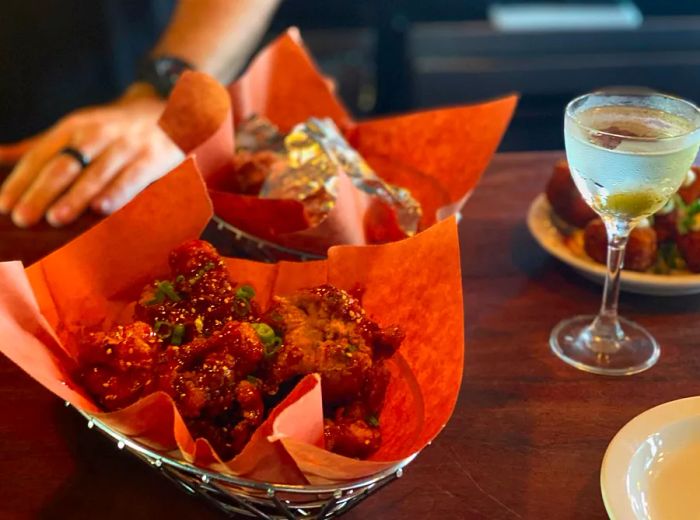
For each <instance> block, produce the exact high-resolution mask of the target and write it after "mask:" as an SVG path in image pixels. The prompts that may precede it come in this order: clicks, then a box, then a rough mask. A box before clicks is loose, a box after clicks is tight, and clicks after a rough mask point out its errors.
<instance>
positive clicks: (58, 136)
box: [0, 128, 68, 214]
mask: <svg viewBox="0 0 700 520" xmlns="http://www.w3.org/2000/svg"><path fill="white" fill-rule="evenodd" d="M67 141H68V134H67V133H66V132H65V131H62V130H61V129H60V128H57V129H56V131H52V132H49V133H48V134H47V135H46V136H45V137H44V138H43V139H41V140H40V141H39V143H38V144H37V145H36V146H35V147H34V148H32V149H31V150H30V151H29V152H27V153H26V154H25V155H24V157H22V159H21V160H20V161H19V163H18V164H17V166H15V168H14V170H12V173H11V174H10V176H9V177H8V178H7V179H6V180H5V182H4V183H3V185H2V187H1V188H0V213H3V214H5V213H9V212H10V211H11V210H12V209H13V208H14V207H15V205H16V204H17V202H18V201H19V199H20V198H21V197H22V194H23V193H24V192H25V191H26V190H27V189H28V188H29V186H30V185H31V184H32V181H34V179H35V178H36V176H37V175H38V173H39V171H40V170H41V168H42V167H43V166H44V165H45V164H46V163H47V162H48V161H49V160H50V159H51V158H53V157H54V156H55V155H56V154H57V153H58V152H59V151H60V150H61V148H63V147H64V146H65V145H66V143H67Z"/></svg>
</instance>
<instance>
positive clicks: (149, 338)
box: [78, 321, 162, 410]
mask: <svg viewBox="0 0 700 520" xmlns="http://www.w3.org/2000/svg"><path fill="white" fill-rule="evenodd" d="M161 350H162V342H161V340H160V338H158V336H157V335H156V334H155V333H154V332H153V329H152V328H151V327H150V326H149V325H148V324H146V323H143V322H138V321H137V322H134V323H132V324H129V325H123V326H122V325H120V326H118V327H116V328H115V329H114V330H112V331H111V332H108V333H103V332H99V333H94V334H90V335H88V336H87V338H85V340H84V341H83V342H82V343H81V344H80V349H79V353H78V356H79V364H80V366H81V367H84V369H83V371H82V374H81V377H82V379H83V381H84V383H85V386H86V387H87V389H88V391H89V392H90V393H91V394H92V395H93V396H94V397H95V399H96V400H97V401H98V402H99V403H100V404H101V405H102V406H103V407H104V408H105V409H107V410H117V409H119V408H123V407H125V406H128V405H130V404H132V403H134V402H136V401H137V400H138V399H139V398H140V397H141V396H142V395H144V394H145V393H148V392H151V391H153V387H154V378H153V367H154V365H155V362H156V358H157V356H158V354H159V353H160V351H161Z"/></svg>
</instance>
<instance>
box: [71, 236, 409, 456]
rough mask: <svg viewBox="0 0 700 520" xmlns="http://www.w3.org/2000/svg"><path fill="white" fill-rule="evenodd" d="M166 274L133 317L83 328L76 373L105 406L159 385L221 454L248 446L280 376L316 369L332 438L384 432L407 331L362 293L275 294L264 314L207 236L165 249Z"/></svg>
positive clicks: (286, 379) (365, 448)
mask: <svg viewBox="0 0 700 520" xmlns="http://www.w3.org/2000/svg"><path fill="white" fill-rule="evenodd" d="M169 264H170V270H171V276H170V278H168V279H164V280H157V281H155V282H153V283H151V284H149V285H148V286H147V287H146V288H145V289H144V290H143V292H142V294H141V296H140V298H139V301H138V302H137V304H136V307H135V310H134V319H135V321H134V322H133V323H131V324H129V325H120V326H117V327H115V328H113V329H112V330H111V331H109V332H100V333H95V334H91V335H89V336H88V337H87V338H86V340H85V341H83V342H82V343H81V347H80V359H79V361H80V363H79V365H80V367H81V369H80V374H79V375H80V378H81V380H82V381H83V383H84V385H85V388H86V389H87V391H88V392H89V393H90V395H92V396H93V397H94V398H95V400H96V401H97V402H98V403H99V404H100V405H101V406H102V407H103V408H104V409H106V410H108V411H113V410H119V409H121V408H124V407H126V406H128V405H130V404H132V403H134V402H136V401H137V400H139V399H140V398H142V397H145V396H146V395H148V394H150V393H152V392H155V391H162V392H165V393H166V394H168V395H169V396H170V397H171V398H172V399H173V401H174V403H175V405H176V406H177V409H178V411H179V412H180V415H181V416H182V418H183V419H184V421H185V423H186V425H187V427H188V428H189V430H190V432H191V433H192V435H193V436H195V437H203V438H205V439H207V440H208V441H209V442H210V443H211V444H212V446H213V447H214V449H215V450H216V452H217V453H218V454H219V455H220V456H221V457H222V458H224V459H227V458H230V457H233V456H234V455H236V454H237V453H239V452H240V451H241V449H243V447H244V446H245V444H246V443H247V442H248V440H249V439H250V436H251V435H252V433H253V432H254V431H255V429H256V428H257V427H258V426H259V425H260V424H261V423H262V421H263V420H264V418H265V412H266V410H265V399H266V398H269V399H272V398H273V397H274V396H275V395H276V394H278V393H280V392H279V389H280V386H281V385H285V384H291V383H293V382H294V381H295V379H296V378H299V377H301V376H304V375H306V374H310V373H319V374H320V375H321V380H322V391H323V400H324V415H325V417H326V422H325V438H326V443H327V447H328V448H329V449H331V450H333V451H335V452H337V453H341V454H343V455H348V456H351V457H366V456H368V455H370V454H371V453H372V452H374V451H376V449H377V448H378V447H379V444H380V442H381V435H380V431H379V428H378V426H379V414H380V412H381V409H382V406H383V403H384V396H385V393H386V388H387V386H388V382H389V371H388V369H387V366H386V364H385V361H386V359H387V358H388V357H389V356H391V355H392V354H393V353H394V352H395V351H396V349H397V348H398V347H399V345H400V343H401V341H402V340H403V333H402V332H401V331H400V329H398V327H388V328H382V327H380V326H379V325H378V324H377V323H375V322H374V321H372V320H371V319H370V318H369V317H368V316H367V315H366V313H365V311H364V309H363V308H362V306H361V305H360V301H359V299H358V298H356V297H354V296H351V295H350V294H349V293H347V292H345V291H342V290H340V289H336V288H335V287H332V286H330V285H324V286H320V287H316V288H313V289H307V290H302V291H298V292H297V293H295V294H293V295H291V296H289V297H287V298H281V297H275V298H274V299H273V304H272V306H271V307H270V309H269V310H268V311H267V312H266V313H265V314H261V313H260V311H259V308H258V306H257V304H256V303H255V302H254V301H253V298H254V296H255V291H254V290H253V289H252V287H250V286H246V285H241V286H237V285H236V284H235V283H234V282H233V281H232V280H231V279H230V276H229V273H228V270H227V269H226V265H225V263H224V261H223V259H222V258H221V257H220V256H219V255H218V253H217V252H216V250H215V249H214V248H213V247H212V246H211V245H210V244H208V243H206V242H202V241H199V240H193V241H190V242H187V243H185V244H183V245H181V246H180V247H178V248H176V249H175V250H173V251H172V253H171V254H170V258H169Z"/></svg>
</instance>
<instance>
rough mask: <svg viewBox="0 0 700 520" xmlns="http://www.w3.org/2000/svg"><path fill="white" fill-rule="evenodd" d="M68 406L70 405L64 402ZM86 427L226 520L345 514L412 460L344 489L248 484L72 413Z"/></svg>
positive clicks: (317, 519)
mask: <svg viewBox="0 0 700 520" xmlns="http://www.w3.org/2000/svg"><path fill="white" fill-rule="evenodd" d="M66 406H70V403H66ZM76 410H77V411H78V412H79V413H80V414H82V415H83V417H85V419H86V420H87V426H88V428H90V429H96V430H98V431H99V432H100V433H102V434H103V435H105V436H106V437H107V438H108V439H110V440H112V441H113V442H115V443H116V445H117V448H118V449H119V450H124V451H127V452H129V453H130V454H132V455H134V456H135V457H137V458H138V459H140V460H141V461H143V462H144V463H146V464H147V465H148V466H150V467H151V468H152V469H154V470H155V471H157V472H159V473H160V474H161V475H162V476H164V477H165V478H167V479H168V480H170V481H171V482H172V483H174V484H175V485H176V486H177V487H179V488H180V489H181V490H183V491H185V492H186V493H188V494H190V495H194V496H199V497H200V498H202V499H203V500H204V501H206V502H207V503H209V504H210V505H211V506H213V507H214V508H216V509H218V510H220V511H221V512H223V513H224V514H225V515H226V516H228V517H229V518H256V519H261V520H298V519H304V520H322V519H328V518H336V517H338V516H339V515H341V514H343V513H346V512H347V511H349V510H350V509H352V508H353V507H355V506H356V505H358V504H359V503H360V502H361V501H362V500H364V499H365V498H367V497H368V496H370V495H372V494H374V493H376V492H377V491H379V490H380V489H381V488H383V487H384V486H386V485H387V484H389V483H390V482H392V481H393V480H395V479H398V478H401V477H402V476H403V472H404V467H405V466H406V465H407V464H409V463H410V462H411V461H412V460H413V459H414V458H415V457H416V456H417V453H416V454H413V455H411V456H410V457H407V458H405V459H403V460H402V461H400V462H398V463H397V464H395V465H393V466H392V467H390V468H388V469H386V470H384V471H382V472H380V473H376V474H375V475H372V476H370V477H366V478H363V479H358V480H355V481H351V482H347V483H344V484H342V485H329V486H310V485H283V484H271V483H266V482H259V481H255V480H249V479H246V478H243V477H236V476H233V475H228V474H223V473H218V472H215V471H211V470H207V469H204V468H200V467H197V466H195V465H193V464H190V463H188V462H185V461H183V460H180V459H177V458H173V457H170V456H169V454H166V453H160V452H157V451H154V450H152V449H150V448H148V447H146V446H144V445H143V444H141V443H139V442H138V441H136V440H135V439H132V438H130V437H127V436H125V435H122V434H121V433H119V432H117V431H115V430H113V429H112V428H110V427H109V426H107V425H106V424H104V423H103V422H102V421H100V420H99V419H97V418H95V417H93V416H92V415H90V414H89V413H87V412H84V411H83V410H80V409H79V408H76Z"/></svg>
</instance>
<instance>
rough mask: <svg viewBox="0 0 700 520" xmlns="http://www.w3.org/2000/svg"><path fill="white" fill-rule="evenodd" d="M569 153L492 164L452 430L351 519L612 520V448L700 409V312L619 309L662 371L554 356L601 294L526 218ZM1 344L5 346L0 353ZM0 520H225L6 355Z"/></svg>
mask: <svg viewBox="0 0 700 520" xmlns="http://www.w3.org/2000/svg"><path fill="white" fill-rule="evenodd" d="M561 156H562V153H556V152H546V153H544V152H543V153H518V154H500V155H497V156H496V157H495V158H494V160H493V162H492V164H491V166H490V167H489V170H488V172H487V173H486V174H485V176H484V178H483V180H482V182H481V183H480V185H479V186H478V187H477V189H476V191H475V192H474V194H473V196H472V197H471V199H470V200H469V201H468V202H467V204H466V206H465V208H464V210H463V219H462V222H461V223H460V241H461V252H462V271H463V272H462V282H463V291H464V316H465V325H466V364H465V372H464V380H463V383H462V388H461V392H460V398H459V401H458V403H457V407H456V409H455V412H454V415H453V417H452V419H451V420H450V422H449V423H448V424H447V426H446V427H445V429H444V431H443V432H442V433H441V435H440V436H439V437H438V438H437V439H436V440H435V441H434V442H433V444H432V445H430V446H428V447H427V448H426V449H425V450H424V451H423V453H421V454H420V455H419V456H418V458H417V459H416V460H415V461H414V462H413V463H412V464H410V465H409V466H408V467H407V468H406V470H405V474H404V476H403V478H401V479H399V480H397V481H395V482H394V483H392V484H391V485H389V486H388V487H386V488H385V489H383V490H382V491H380V492H379V493H377V494H375V495H373V496H372V497H370V498H369V499H367V500H366V501H365V502H364V503H362V504H361V505H359V506H358V507H357V508H356V509H354V510H353V511H351V512H350V513H348V514H347V515H346V516H345V517H344V518H348V519H358V520H359V519H366V518H372V519H375V518H376V519H382V520H392V519H407V518H411V519H436V520H437V519H439V520H443V519H489V520H497V519H520V518H523V519H525V518H528V519H529V518H532V519H559V520H562V519H586V520H590V519H599V518H600V519H602V518H607V516H606V514H605V510H604V507H603V502H602V499H601V494H600V484H599V471H600V465H601V461H602V458H603V454H604V452H605V449H606V447H607V445H608V443H609V442H610V440H611V439H612V437H613V436H614V435H615V433H616V432H617V431H618V430H619V429H620V428H621V427H622V426H623V425H624V424H625V423H626V422H627V421H629V420H630V419H632V418H633V417H634V416H636V415H637V414H639V413H641V412H643V411H644V410H646V409H648V408H651V407H653V406H655V405H658V404H660V403H663V402H665V401H670V400H673V399H678V398H681V397H687V396H691V395H697V394H700V341H698V327H699V324H700V297H693V296H682V297H665V298H662V297H651V296H639V295H630V294H623V296H622V299H621V302H620V312H621V314H622V315H623V316H626V317H629V318H632V319H634V320H636V321H638V322H639V323H641V324H643V325H644V326H645V327H647V328H648V329H649V330H650V331H651V332H652V333H653V334H654V335H655V336H656V338H657V339H658V341H659V343H660V345H661V349H662V353H661V359H660V361H659V362H658V364H657V365H656V366H655V367H653V368H652V369H650V370H648V371H647V372H644V373H641V374H637V375H634V376H631V377H623V378H611V377H603V376H596V375H592V374H587V373H584V372H580V371H578V370H575V369H573V368H571V367H569V366H568V365H565V364H564V363H563V362H561V361H560V360H559V359H557V358H556V357H555V356H554V355H553V354H552V353H551V352H550V350H549V347H548V344H547V341H548V337H549V332H550V330H551V328H552V327H553V326H554V325H555V324H556V323H557V322H559V320H561V319H562V318H565V317H570V316H573V315H575V314H582V313H594V312H595V311H596V310H597V307H598V305H599V302H600V297H601V287H600V286H598V285H595V284H593V283H591V282H588V281H586V280H584V279H582V278H580V277H579V276H578V275H577V274H576V273H575V272H574V271H572V270H571V269H569V268H568V267H567V266H565V265H563V264H561V263H559V262H558V261H557V260H555V259H554V258H552V257H550V256H548V255H547V254H546V253H545V252H544V251H543V250H541V249H540V248H539V246H538V245H537V244H536V243H535V242H534V240H533V239H532V238H531V236H530V235H529V232H528V230H527V228H526V225H525V215H526V212H527V209H528V206H529V204H530V202H531V201H532V200H533V199H534V198H535V196H536V195H537V194H538V193H540V192H541V191H542V190H543V187H544V185H545V183H546V180H547V178H548V176H549V174H550V172H551V168H552V165H553V164H554V162H555V161H556V160H557V159H558V158H560V157H561ZM96 221H97V217H94V216H85V217H84V218H82V219H81V220H80V222H78V223H77V224H76V225H74V226H70V227H68V228H64V229H53V228H51V227H49V226H48V225H41V226H39V227H37V228H36V229H32V230H19V229H17V228H15V227H14V226H13V225H12V224H11V222H10V221H9V219H8V218H7V217H0V260H15V259H20V260H23V261H25V262H26V263H27V264H28V263H31V262H33V261H35V260H37V259H38V258H40V257H41V256H43V255H44V254H46V253H48V252H49V251H51V250H53V249H55V248H57V247H59V246H60V245H61V244H62V243H64V242H66V241H68V240H69V239H70V238H71V237H73V236H75V235H76V234H78V233H80V232H81V231H82V230H84V229H86V228H88V227H89V226H90V225H92V224H94V223H95V222H96ZM0 341H2V338H0ZM0 447H2V456H1V457H0V476H1V477H0V478H1V481H0V518H8V519H17V518H51V519H53V518H56V519H59V518H60V519H64V518H65V519H126V518H128V519H132V520H133V519H152V518H162V519H179V518H200V519H202V518H220V514H219V513H217V512H216V511H214V510H212V509H210V508H209V506H207V505H206V504H205V503H203V502H201V501H200V500H198V499H196V498H191V497H189V496H187V495H186V494H184V493H183V492H181V491H179V490H178V489H176V488H175V487H174V486H173V485H172V484H171V483H169V482H168V481H166V480H165V479H163V478H162V477H160V476H159V475H158V474H157V473H156V472H155V471H152V470H151V469H149V468H148V467H146V465H145V464H143V463H142V462H140V461H138V460H136V459H133V458H131V456H130V455H129V454H127V453H122V452H119V451H117V450H116V448H115V446H114V445H113V444H111V443H109V442H108V441H107V440H105V439H104V438H103V437H102V436H100V435H99V434H97V433H96V432H94V431H91V430H88V428H87V427H86V424H85V421H84V420H83V419H81V418H80V417H79V416H78V414H77V413H76V412H75V411H74V410H71V409H67V408H65V407H64V406H63V403H62V402H61V401H60V400H59V399H57V398H56V397H54V396H53V395H52V394H51V393H49V392H48V391H47V390H45V389H44V388H42V387H41V386H40V385H39V384H37V383H36V382H34V381H33V380H32V379H31V378H30V377H29V376H27V375H25V374H24V372H22V371H21V370H20V369H18V368H17V367H15V365H13V364H12V363H11V362H10V361H9V360H7V359H6V358H4V357H1V356H0Z"/></svg>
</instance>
